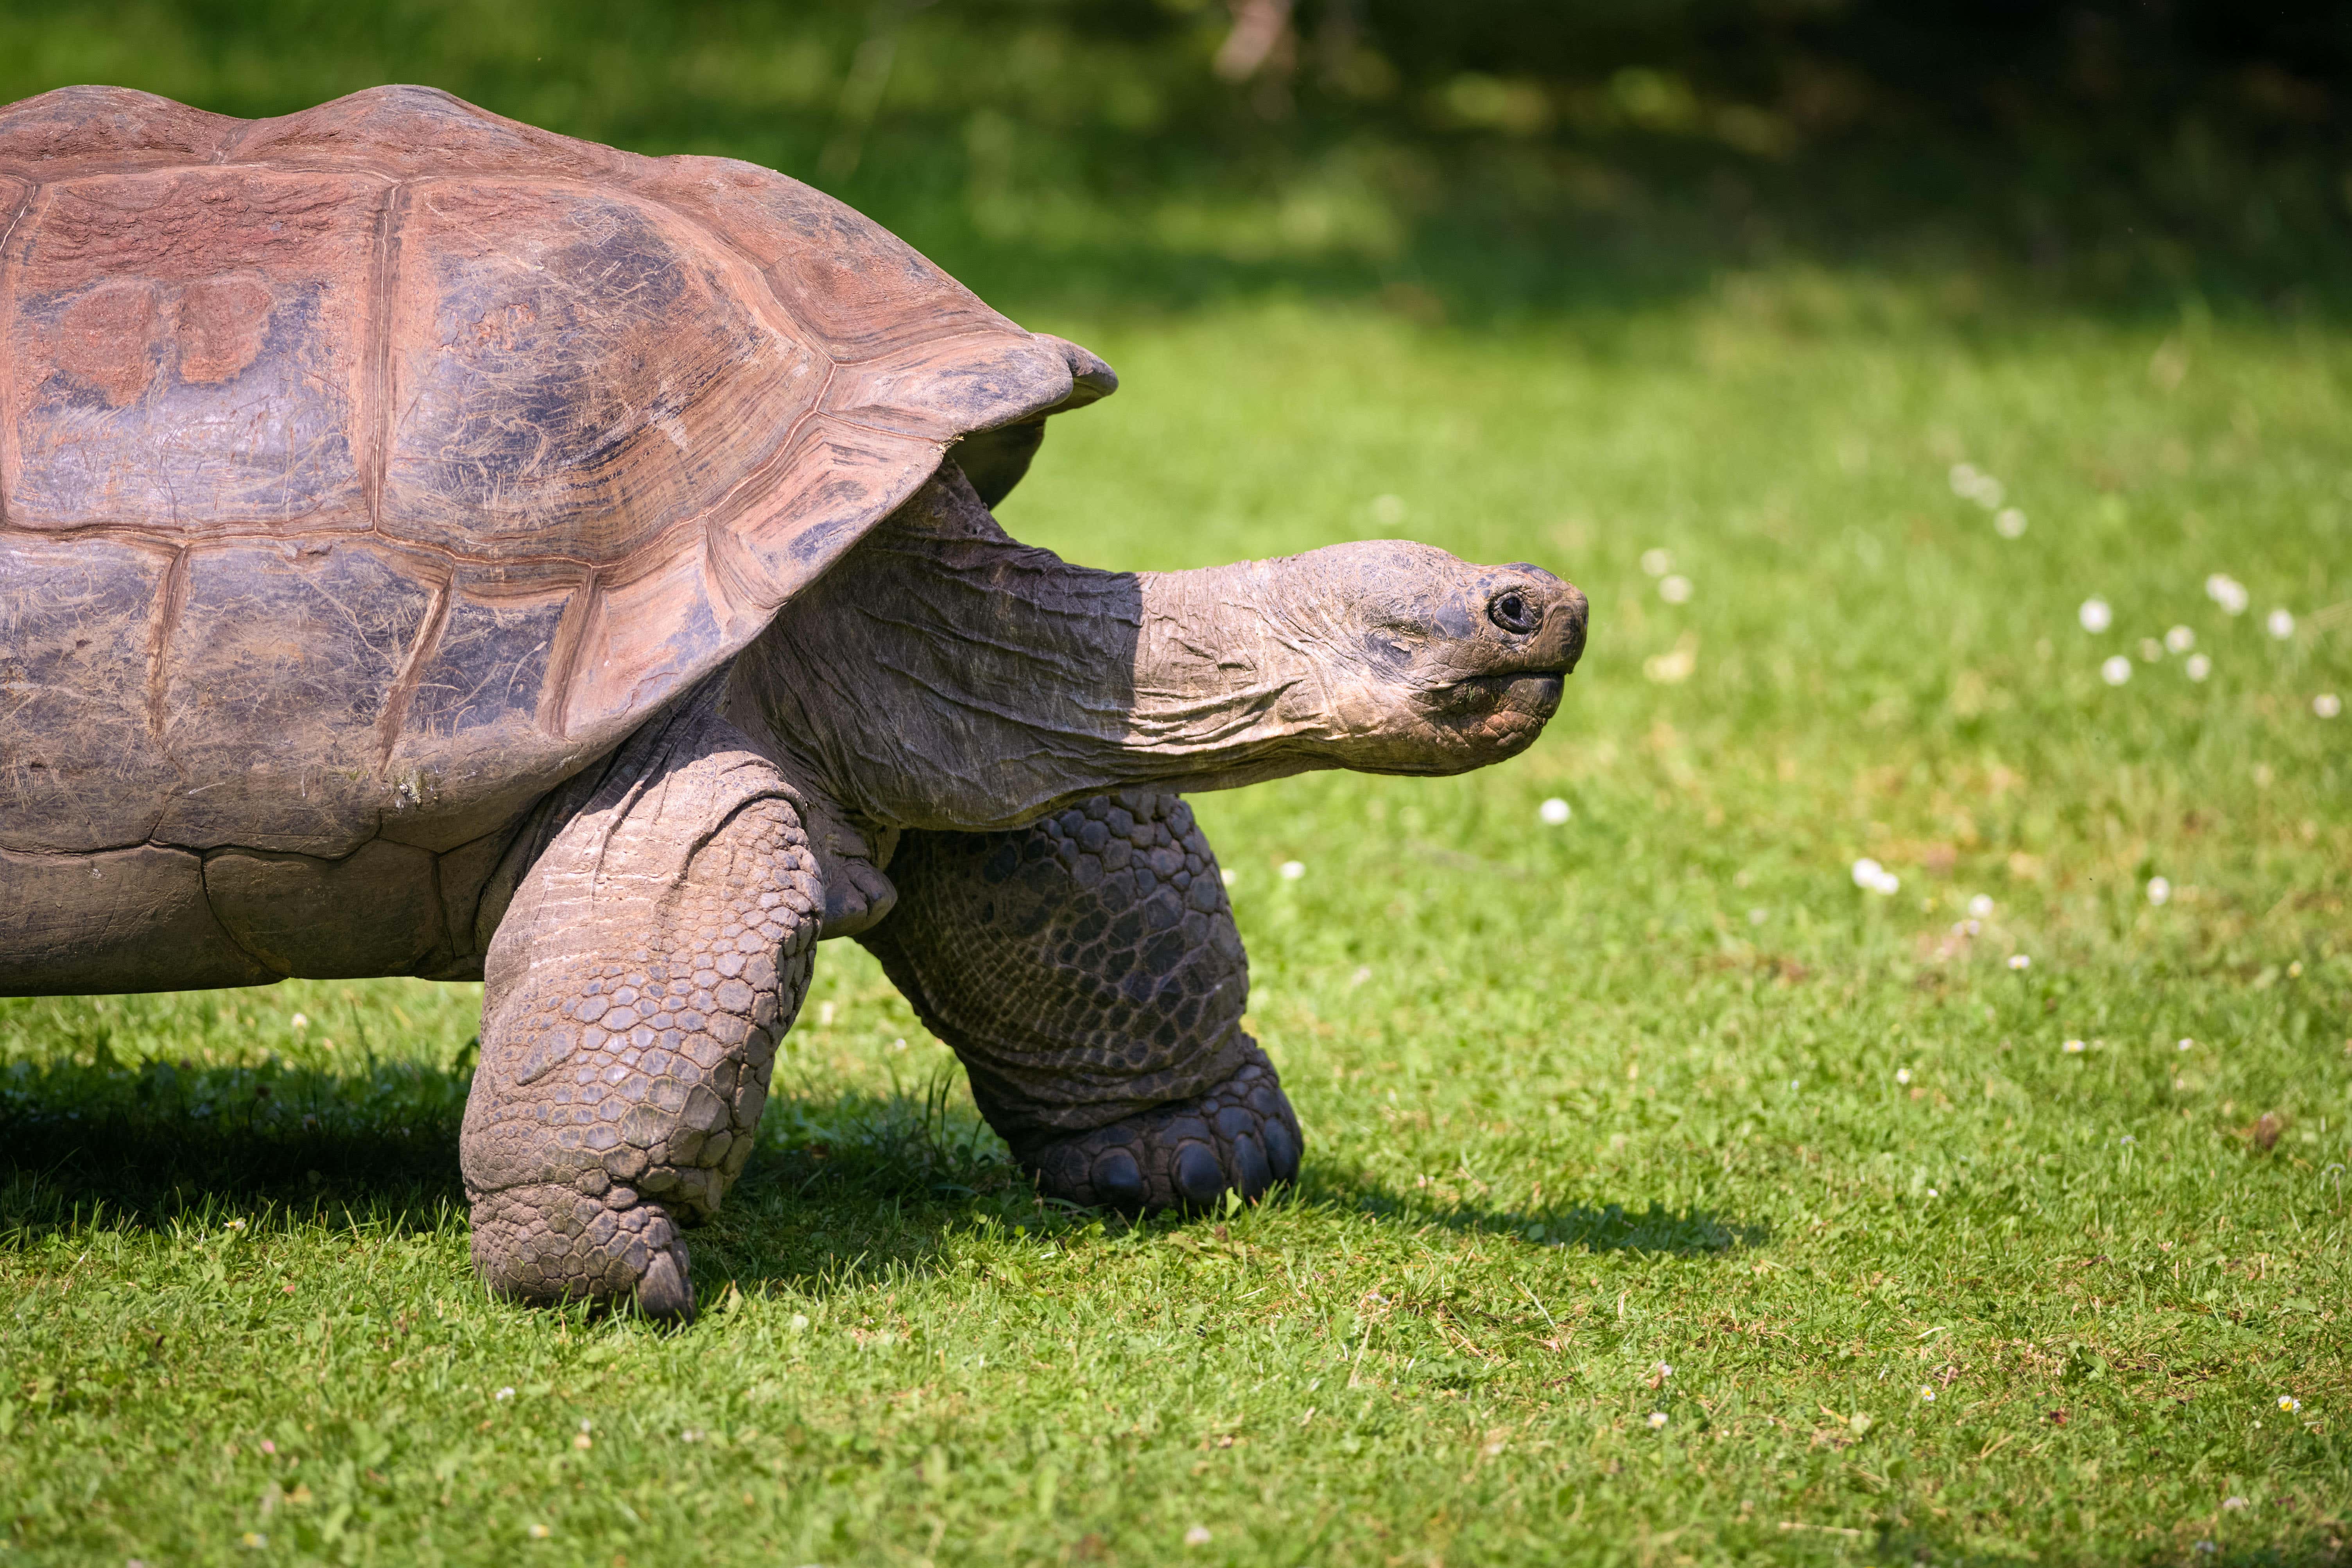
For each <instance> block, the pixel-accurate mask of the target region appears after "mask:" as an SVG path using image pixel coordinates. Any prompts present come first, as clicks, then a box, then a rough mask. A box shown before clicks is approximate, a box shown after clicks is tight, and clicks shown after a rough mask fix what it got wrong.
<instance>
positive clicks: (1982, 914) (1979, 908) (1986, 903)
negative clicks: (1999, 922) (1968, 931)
mask: <svg viewBox="0 0 2352 1568" xmlns="http://www.w3.org/2000/svg"><path fill="white" fill-rule="evenodd" d="M1992 908H1993V905H1992V895H1991V894H1990V893H1979V894H1978V895H1977V896H1976V897H1975V898H1973V899H1970V900H1969V916H1970V917H1971V918H1973V919H1976V920H1980V921H1989V920H1990V919H1992Z"/></svg>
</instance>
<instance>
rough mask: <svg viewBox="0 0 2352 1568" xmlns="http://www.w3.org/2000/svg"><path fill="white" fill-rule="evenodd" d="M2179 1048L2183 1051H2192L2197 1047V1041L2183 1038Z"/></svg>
mask: <svg viewBox="0 0 2352 1568" xmlns="http://www.w3.org/2000/svg"><path fill="white" fill-rule="evenodd" d="M2179 1048H2180V1049H2181V1050H2184V1051H2193V1050H2195V1049H2196V1048H2197V1042H2196V1041H2194V1040H2190V1039H2183V1040H2182V1041H2181V1042H2180V1046H2179Z"/></svg>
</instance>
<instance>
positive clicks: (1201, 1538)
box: [1184, 1524, 1211, 1546]
mask: <svg viewBox="0 0 2352 1568" xmlns="http://www.w3.org/2000/svg"><path fill="white" fill-rule="evenodd" d="M1210 1540H1211V1537H1210V1534H1209V1527H1208V1526H1207V1525H1205V1524H1196V1525H1194V1526H1193V1527H1192V1529H1190V1530H1188V1531H1185V1532H1184V1544H1185V1545H1187V1546H1206V1545H1207V1544H1209V1542H1210Z"/></svg>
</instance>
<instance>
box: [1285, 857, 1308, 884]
mask: <svg viewBox="0 0 2352 1568" xmlns="http://www.w3.org/2000/svg"><path fill="white" fill-rule="evenodd" d="M1305 875H1307V865H1306V862H1304V861H1301V860H1285V861H1284V862H1283V863H1282V879H1283V880H1284V881H1286V882H1296V881H1297V880H1298V879H1299V878H1301V877H1304V876H1305Z"/></svg>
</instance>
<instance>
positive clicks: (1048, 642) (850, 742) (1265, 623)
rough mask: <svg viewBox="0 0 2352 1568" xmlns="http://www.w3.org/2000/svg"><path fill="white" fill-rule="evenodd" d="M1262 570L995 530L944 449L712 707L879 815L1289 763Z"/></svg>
mask: <svg viewBox="0 0 2352 1568" xmlns="http://www.w3.org/2000/svg"><path fill="white" fill-rule="evenodd" d="M1265 571H1266V569H1265V568H1264V567H1263V566H1259V565H1254V564H1244V565H1241V566H1232V567H1220V568H1216V569H1213V570H1210V571H1205V572H1184V573H1151V574H1133V573H1121V572H1102V571H1096V570H1093V569H1090V568H1087V567H1083V566H1075V565H1072V564H1071V563H1068V562H1066V561H1064V560H1062V559H1061V558H1060V557H1058V556H1056V555H1055V554H1053V553H1052V552H1049V551H1045V550H1038V549H1034V548H1032V547H1030V546H1027V545H1024V544H1021V543H1019V542H1016V541H1014V540H1013V539H1011V538H1009V537H1007V536H1006V535H1005V533H1004V532H1003V530H1002V529H1001V528H999V527H998V526H997V524H996V521H995V519H994V518H992V516H990V515H989V512H988V510H987V508H985V507H984V506H982V504H981V503H980V500H979V499H978V497H977V496H975V495H973V494H972V492H971V487H970V486H969V485H968V484H966V483H965V482H964V480H963V479H962V476H961V474H960V473H958V472H957V471H956V470H955V468H953V467H952V466H951V465H950V467H948V468H943V469H942V470H941V472H940V477H939V478H937V479H933V480H932V481H931V483H930V484H929V485H927V486H926V487H925V488H924V489H923V490H922V491H920V492H919V494H918V495H917V496H916V497H915V499H914V500H910V501H908V503H907V505H906V506H904V507H902V508H900V510H898V512H897V513H896V514H894V515H893V516H892V517H891V518H890V519H889V520H888V521H887V522H885V523H884V524H883V525H882V526H881V527H880V528H877V530H876V531H874V533H872V534H871V535H869V536H868V537H867V538H866V540H865V541H863V542H861V543H860V544H859V545H858V546H857V547H856V549H855V550H852V551H851V552H849V553H848V554H847V555H846V556H845V557H844V558H843V560H842V561H841V563H839V564H838V565H836V566H835V568H834V569H833V570H832V571H831V572H829V573H828V574H826V575H825V576H824V578H823V579H821V580H820V581H818V582H817V583H816V584H813V585H812V586H811V587H810V588H808V589H807V590H805V591H803V593H802V594H800V595H796V596H795V597H794V598H793V600H792V601H791V602H790V603H789V604H787V605H785V606H784V609H783V611H782V613H781V614H780V615H779V616H777V618H776V620H775V622H774V623H773V624H772V626H770V627H769V628H768V629H767V631H766V632H764V633H763V634H761V637H760V638H759V640H758V641H757V642H755V643H754V644H753V645H752V647H751V648H750V649H749V650H747V652H746V654H745V656H744V658H743V660H742V661H741V662H740V663H739V666H738V673H737V677H736V689H737V697H736V699H735V700H733V701H732V702H731V703H730V707H731V708H733V709H734V710H737V711H738V713H739V715H740V716H739V720H738V721H739V722H741V723H743V724H744V727H746V728H747V729H752V728H756V729H761V730H764V731H765V735H764V736H763V739H764V740H766V741H767V742H770V743H772V746H773V747H774V749H775V751H776V752H777V753H778V755H779V758H780V760H781V761H782V764H783V765H784V766H785V768H786V770H787V771H788V772H789V773H793V774H794V775H795V776H796V778H797V779H798V780H801V781H804V783H805V785H806V786H807V787H810V788H813V789H814V790H816V791H818V792H820V793H822V794H824V795H827V796H829V797H830V799H831V800H832V801H833V802H834V803H835V804H836V805H837V806H838V808H839V809H840V810H841V811H842V813H843V814H844V815H845V816H847V817H849V818H851V819H854V820H856V821H857V822H859V823H860V824H861V825H863V826H866V827H867V828H869V829H870V830H876V831H889V830H895V829H898V828H908V827H914V828H932V829H943V828H961V829H966V830H971V831H982V830H993V829H998V828H1005V827H1013V826H1019V825H1020V824H1022V823H1024V822H1027V821H1030V820H1033V819H1034V818H1035V817H1036V816H1040V815H1041V814H1043V813H1045V812H1046V811H1049V810H1052V809H1054V808H1055V807H1056V806H1058V805H1063V804H1066V803H1067V802H1070V801H1073V800H1077V799H1082V798H1084V797H1086V796H1087V795H1096V794H1099V793H1101V792H1102V791H1104V790H1108V789H1114V788H1118V787H1120V786H1122V785H1127V784H1170V785H1174V786H1176V787H1180V788H1182V787H1192V788H1200V787H1213V786H1217V785H1222V784H1238V783H1245V782H1249V781H1250V780H1253V779H1256V778H1264V777H1271V776H1275V775H1276V774H1278V773H1287V772H1295V771H1297V769H1298V768H1300V767H1305V766H1314V765H1317V764H1316V763H1314V762H1312V761H1305V760H1299V759H1297V758H1289V757H1285V756H1278V755H1276V754H1275V753H1276V752H1277V751H1280V750H1283V749H1284V742H1287V741H1289V740H1291V739H1293V738H1295V737H1297V736H1298V735H1300V734H1301V733H1303V732H1309V731H1313V730H1314V729H1315V728H1316V725H1315V724H1314V723H1313V721H1312V720H1311V717H1309V715H1311V712H1312V710H1314V709H1315V707H1316V704H1317V700H1318V698H1317V693H1316V688H1315V679H1314V674H1313V671H1314V668H1315V666H1314V661H1313V659H1312V658H1309V657H1308V656H1307V650H1306V648H1305V647H1303V646H1302V642H1301V637H1300V636H1299V635H1295V634H1296V632H1297V629H1296V628H1291V629H1286V628H1285V627H1283V626H1281V625H1279V624H1278V623H1277V622H1276V621H1275V620H1274V619H1272V618H1270V617H1268V616H1265V615H1264V614H1263V613H1262V612H1261V611H1260V608H1259V603H1260V600H1261V598H1262V597H1263V586H1264V579H1265ZM754 717H756V720H757V721H758V722H757V723H756V724H755V723H754V722H752V720H753V718H754Z"/></svg>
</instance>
